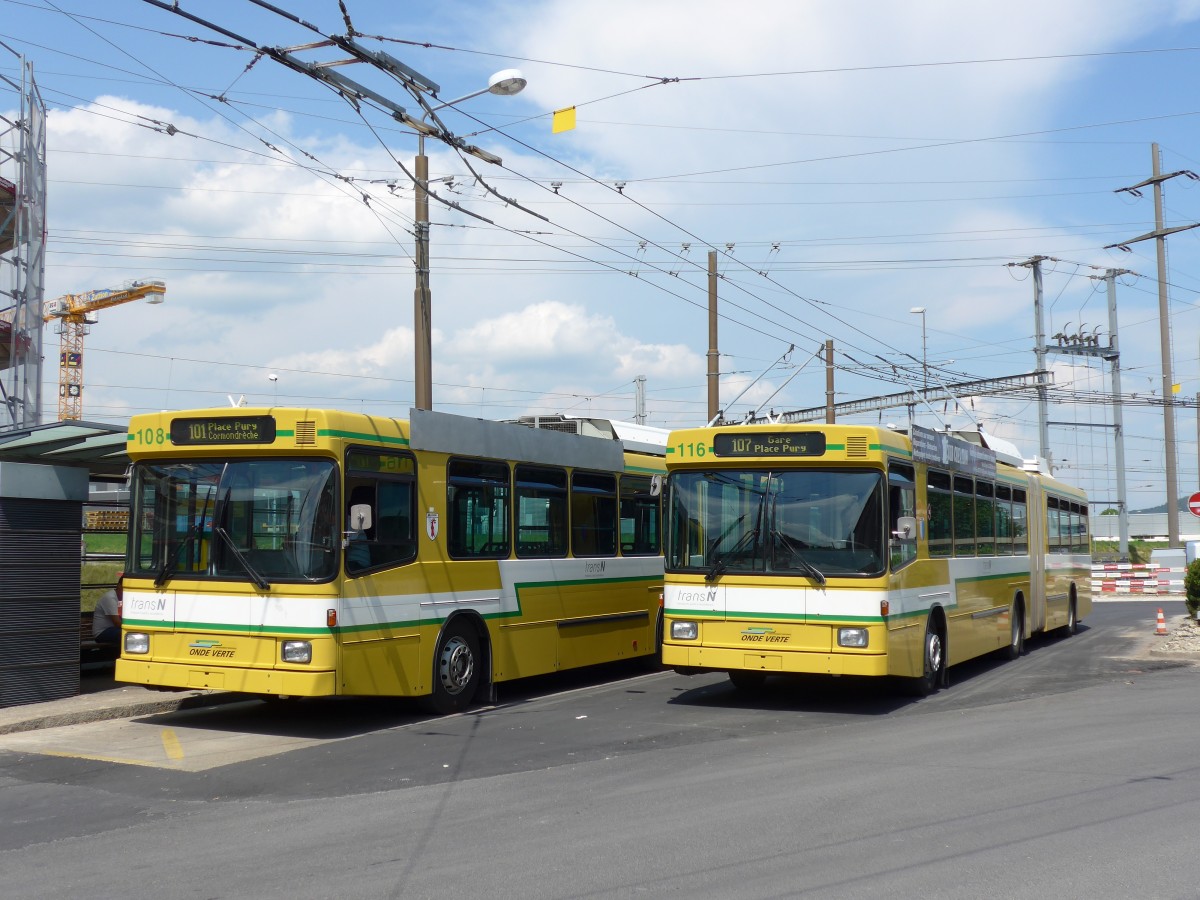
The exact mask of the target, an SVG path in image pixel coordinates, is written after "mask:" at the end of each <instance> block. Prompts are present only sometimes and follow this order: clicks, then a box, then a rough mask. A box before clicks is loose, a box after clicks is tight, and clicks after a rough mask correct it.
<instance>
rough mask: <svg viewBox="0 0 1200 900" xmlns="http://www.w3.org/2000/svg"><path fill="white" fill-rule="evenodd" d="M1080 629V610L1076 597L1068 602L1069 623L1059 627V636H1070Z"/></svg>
mask: <svg viewBox="0 0 1200 900" xmlns="http://www.w3.org/2000/svg"><path fill="white" fill-rule="evenodd" d="M1077 631H1079V610H1078V609H1076V607H1075V597H1074V596H1072V597H1071V602H1070V603H1069V604H1067V624H1066V625H1064V626H1063V627H1062V628H1060V629H1058V636H1059V637H1070V636H1071V635H1073V634H1075V632H1077Z"/></svg>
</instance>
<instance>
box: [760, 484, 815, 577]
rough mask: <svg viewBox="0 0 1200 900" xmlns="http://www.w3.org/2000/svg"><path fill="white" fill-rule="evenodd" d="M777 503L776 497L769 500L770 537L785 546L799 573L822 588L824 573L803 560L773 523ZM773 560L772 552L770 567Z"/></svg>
mask: <svg viewBox="0 0 1200 900" xmlns="http://www.w3.org/2000/svg"><path fill="white" fill-rule="evenodd" d="M778 502H779V497H778V496H776V497H775V498H773V499H772V500H771V536H772V537H773V538H775V540H776V541H778V542H779V543H781V544H783V546H785V547H786V548H787V551H788V553H790V554H791V555H792V559H794V560H795V561H796V562H798V563H800V569H801V571H803V572H804V573H805V574H807V575H808V577H809V578H811V579H812V580H813V581H815V582H816V583H817V584H819V585H821V586H822V587H823V586H824V585H825V573H823V572H822V571H821V570H820V569H818V568H817V567H816V566H814V565H813V564H812V563H810V562H809V561H808V560H807V559H805V558H804V554H803V553H801V552H800V550H799V549H798V548H797V547H796V545H795V544H794V543H793V542H792V540H791V538H789V537H788V536H787V535H786V534H784V533H783V532H782V531H780V530H779V528H778V527H777V526H776V525H775V521H776V520H775V508H776V507H775V504H776V503H778ZM774 558H775V555H774V553H773V552H772V554H771V561H772V565H774Z"/></svg>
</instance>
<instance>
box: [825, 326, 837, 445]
mask: <svg viewBox="0 0 1200 900" xmlns="http://www.w3.org/2000/svg"><path fill="white" fill-rule="evenodd" d="M836 421H837V416H836V415H835V414H834V411H833V341H832V340H826V341H825V424H827V425H832V424H833V423H834V422H836Z"/></svg>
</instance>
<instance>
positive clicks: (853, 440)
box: [846, 436, 867, 459]
mask: <svg viewBox="0 0 1200 900" xmlns="http://www.w3.org/2000/svg"><path fill="white" fill-rule="evenodd" d="M846 455H847V456H850V457H855V458H859V459H861V458H862V457H865V456H866V455H867V439H866V438H865V437H862V436H859V437H848V438H846Z"/></svg>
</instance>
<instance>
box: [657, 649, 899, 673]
mask: <svg viewBox="0 0 1200 900" xmlns="http://www.w3.org/2000/svg"><path fill="white" fill-rule="evenodd" d="M662 662H663V665H664V666H666V667H668V668H672V669H675V670H676V671H677V672H680V673H681V674H684V675H695V674H697V673H700V672H728V671H730V670H734V669H749V670H754V671H764V672H771V673H778V674H781V675H782V674H786V673H793V674H810V675H875V676H878V675H887V674H888V660H887V655H886V654H882V653H878V654H874V653H872V654H868V653H819V652H817V653H814V652H804V651H795V650H792V651H785V652H779V653H770V652H761V651H758V650H750V649H746V648H742V647H732V648H727V647H697V646H687V645H684V644H669V643H664V644H663V648H662Z"/></svg>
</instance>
